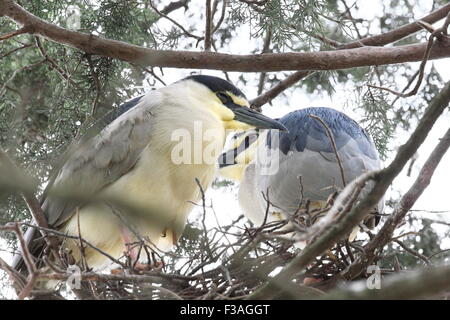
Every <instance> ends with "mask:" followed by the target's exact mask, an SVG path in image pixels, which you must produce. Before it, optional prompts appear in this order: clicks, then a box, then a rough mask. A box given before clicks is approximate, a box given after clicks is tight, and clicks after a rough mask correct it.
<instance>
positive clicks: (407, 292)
mask: <svg viewBox="0 0 450 320" xmlns="http://www.w3.org/2000/svg"><path fill="white" fill-rule="evenodd" d="M448 288H450V265H446V266H439V267H434V268H426V269H423V270H417V271H414V272H408V273H406V274H401V275H396V276H391V277H388V278H387V279H385V280H383V283H382V287H381V289H379V290H370V289H365V290H353V289H352V288H351V287H350V288H349V289H343V290H335V291H332V292H330V293H329V294H327V295H324V296H322V297H321V299H327V300H328V299H383V300H390V299H399V300H400V299H419V298H422V297H425V296H430V295H434V294H438V293H440V292H442V291H443V290H445V289H448Z"/></svg>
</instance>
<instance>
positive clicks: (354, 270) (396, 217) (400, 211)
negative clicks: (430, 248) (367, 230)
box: [341, 84, 450, 280]
mask: <svg viewBox="0 0 450 320" xmlns="http://www.w3.org/2000/svg"><path fill="white" fill-rule="evenodd" d="M444 90H447V104H448V99H449V98H448V97H449V96H450V92H449V91H450V88H449V85H448V84H447V85H446V87H445V88H444ZM444 90H443V91H441V96H442V94H443V93H444ZM442 102H444V103H445V100H444V101H442ZM449 147H450V129H449V130H448V131H447V133H446V134H445V136H444V137H443V138H442V139H441V141H440V142H439V143H438V145H437V146H436V147H435V148H434V150H433V152H432V153H431V155H430V156H429V158H428V160H427V161H426V162H425V164H424V165H423V167H422V169H421V170H420V173H419V175H418V176H417V179H416V181H415V182H414V184H413V185H412V186H411V188H410V189H409V190H408V192H407V193H405V194H404V195H403V197H402V199H401V200H400V202H399V203H398V205H397V207H396V209H395V211H394V212H393V213H392V215H390V216H389V218H388V219H387V220H386V222H385V223H384V225H383V227H382V228H381V230H380V231H379V232H378V233H377V234H376V235H375V237H374V238H373V239H372V240H371V241H370V242H369V243H368V244H367V245H366V246H365V247H364V254H363V255H361V256H359V257H358V258H357V259H356V260H355V261H354V262H353V263H352V264H351V265H350V266H349V267H348V268H347V269H346V270H344V271H343V272H342V274H341V276H342V277H344V278H345V279H348V280H351V279H354V278H356V277H357V276H359V275H360V274H361V273H362V272H363V271H364V270H365V269H366V268H367V266H369V265H370V264H372V263H373V261H374V259H375V257H376V252H377V250H379V249H381V248H383V247H384V246H385V245H387V244H388V242H389V241H390V240H391V237H392V234H393V233H394V231H395V228H396V227H397V226H398V225H399V224H400V223H401V221H402V220H403V218H404V217H405V216H406V214H407V213H408V212H409V210H410V209H411V207H412V206H413V205H414V203H415V202H416V200H417V199H418V198H419V197H420V196H421V194H422V193H423V191H424V190H425V189H426V188H427V186H428V185H429V184H430V181H431V177H432V176H433V173H434V171H435V170H436V168H437V166H438V164H439V162H440V161H441V160H442V157H443V156H444V154H445V153H446V152H447V150H448V149H449Z"/></svg>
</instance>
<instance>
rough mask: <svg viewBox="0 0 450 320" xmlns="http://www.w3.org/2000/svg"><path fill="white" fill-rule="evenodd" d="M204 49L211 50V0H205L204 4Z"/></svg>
mask: <svg viewBox="0 0 450 320" xmlns="http://www.w3.org/2000/svg"><path fill="white" fill-rule="evenodd" d="M205 10H206V13H205V20H206V26H205V37H204V38H205V51H211V34H212V32H211V29H212V12H211V0H206V5H205Z"/></svg>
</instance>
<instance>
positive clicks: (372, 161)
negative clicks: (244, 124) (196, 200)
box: [258, 108, 380, 207]
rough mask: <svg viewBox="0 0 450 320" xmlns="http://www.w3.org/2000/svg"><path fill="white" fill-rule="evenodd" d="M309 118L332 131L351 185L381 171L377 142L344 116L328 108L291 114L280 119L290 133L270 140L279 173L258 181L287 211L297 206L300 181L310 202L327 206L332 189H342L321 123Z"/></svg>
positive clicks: (272, 137)
mask: <svg viewBox="0 0 450 320" xmlns="http://www.w3.org/2000/svg"><path fill="white" fill-rule="evenodd" d="M310 114H313V115H315V116H318V117H320V118H321V119H322V120H323V121H324V122H325V123H326V124H327V127H328V128H329V129H330V130H331V132H332V134H333V137H334V140H335V142H336V148H337V150H338V154H339V157H340V159H341V164H342V167H343V171H344V177H345V181H346V183H348V182H350V181H352V180H353V179H355V178H356V177H358V176H359V175H361V174H362V173H363V172H365V171H370V170H375V169H379V168H380V161H379V158H378V153H377V150H376V148H375V146H374V145H373V143H372V141H371V140H370V138H369V137H368V136H367V134H366V133H365V132H364V130H363V129H362V128H361V127H360V126H359V125H358V124H357V123H356V122H355V121H353V120H352V119H351V118H349V117H348V116H346V115H345V114H343V113H341V112H339V111H336V110H333V109H329V108H308V109H302V110H297V111H294V112H291V113H289V114H287V115H286V116H284V117H283V118H281V119H280V122H281V123H283V124H284V125H285V126H286V127H287V129H288V130H289V131H288V132H277V131H272V132H271V133H270V134H269V135H268V136H267V143H266V145H268V146H270V148H271V149H272V150H273V151H274V152H278V154H279V159H278V160H279V167H278V171H277V173H276V174H274V175H268V176H263V177H258V179H259V180H260V183H259V185H260V186H261V187H262V188H263V190H266V188H270V189H271V190H272V194H271V201H272V202H273V203H275V204H283V205H284V206H285V207H287V206H289V207H291V206H292V207H295V206H296V205H298V198H299V192H298V190H299V180H298V176H301V177H302V182H303V184H304V195H305V197H306V198H308V199H311V200H326V199H327V197H328V195H329V193H330V190H331V189H330V187H331V186H337V187H339V188H342V187H343V183H342V177H341V173H340V169H339V166H338V163H337V159H336V156H335V154H334V149H333V146H332V143H331V141H330V139H329V137H328V135H327V132H326V129H325V127H324V126H323V125H322V123H321V122H319V121H317V120H316V119H314V118H311V117H310V116H309V115H310ZM278 134H279V136H277V135H278ZM277 137H278V139H277Z"/></svg>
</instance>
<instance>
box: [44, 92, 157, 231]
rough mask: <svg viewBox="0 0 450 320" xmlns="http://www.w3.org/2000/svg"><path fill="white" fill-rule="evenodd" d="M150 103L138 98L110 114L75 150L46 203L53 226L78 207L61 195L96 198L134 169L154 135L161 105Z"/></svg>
mask: <svg viewBox="0 0 450 320" xmlns="http://www.w3.org/2000/svg"><path fill="white" fill-rule="evenodd" d="M150 94H152V93H150ZM149 100H150V99H148V96H147V97H146V98H145V105H144V99H141V98H136V99H133V100H132V101H130V102H128V103H126V104H124V105H122V106H121V107H120V108H119V109H118V110H116V111H114V113H110V114H107V115H106V116H105V118H103V119H101V120H100V121H99V122H97V123H96V124H94V126H93V127H92V128H90V130H88V132H87V133H86V134H85V135H84V136H83V137H82V138H81V139H80V142H79V143H77V144H76V145H75V146H74V147H73V148H72V150H71V151H70V152H69V154H68V155H67V157H66V161H65V162H64V164H63V165H62V166H61V168H60V169H59V170H58V173H57V175H56V178H55V179H54V183H53V184H52V186H50V187H49V188H48V190H47V192H46V194H47V196H46V197H45V200H44V202H43V210H44V213H45V214H46V217H47V219H48V222H49V224H50V225H51V226H53V227H55V226H59V225H61V224H62V223H64V222H65V221H67V219H69V218H70V217H71V216H72V215H73V212H74V209H75V207H76V205H77V204H76V202H75V201H73V199H72V200H69V199H68V198H66V197H64V196H62V197H61V196H60V195H61V193H62V194H63V195H64V194H65V193H68V194H74V195H77V196H78V195H83V196H92V195H95V194H96V193H97V192H98V191H100V190H101V189H103V188H104V187H105V186H107V185H109V184H111V183H113V182H114V181H116V180H117V179H118V178H120V177H121V176H122V175H124V174H126V173H127V172H128V171H130V170H131V169H132V168H133V166H134V165H135V164H136V162H137V161H138V159H139V156H140V154H141V152H142V151H143V150H144V148H145V147H146V146H147V144H148V143H149V140H150V136H151V125H150V122H151V118H152V115H151V109H152V107H154V106H155V105H156V104H157V102H155V103H154V104H150V105H148V103H147V102H148V101H149ZM156 100H158V99H156ZM108 122H109V123H108ZM96 131H97V132H98V131H99V133H98V134H95V132H96ZM78 205H79V204H78Z"/></svg>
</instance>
